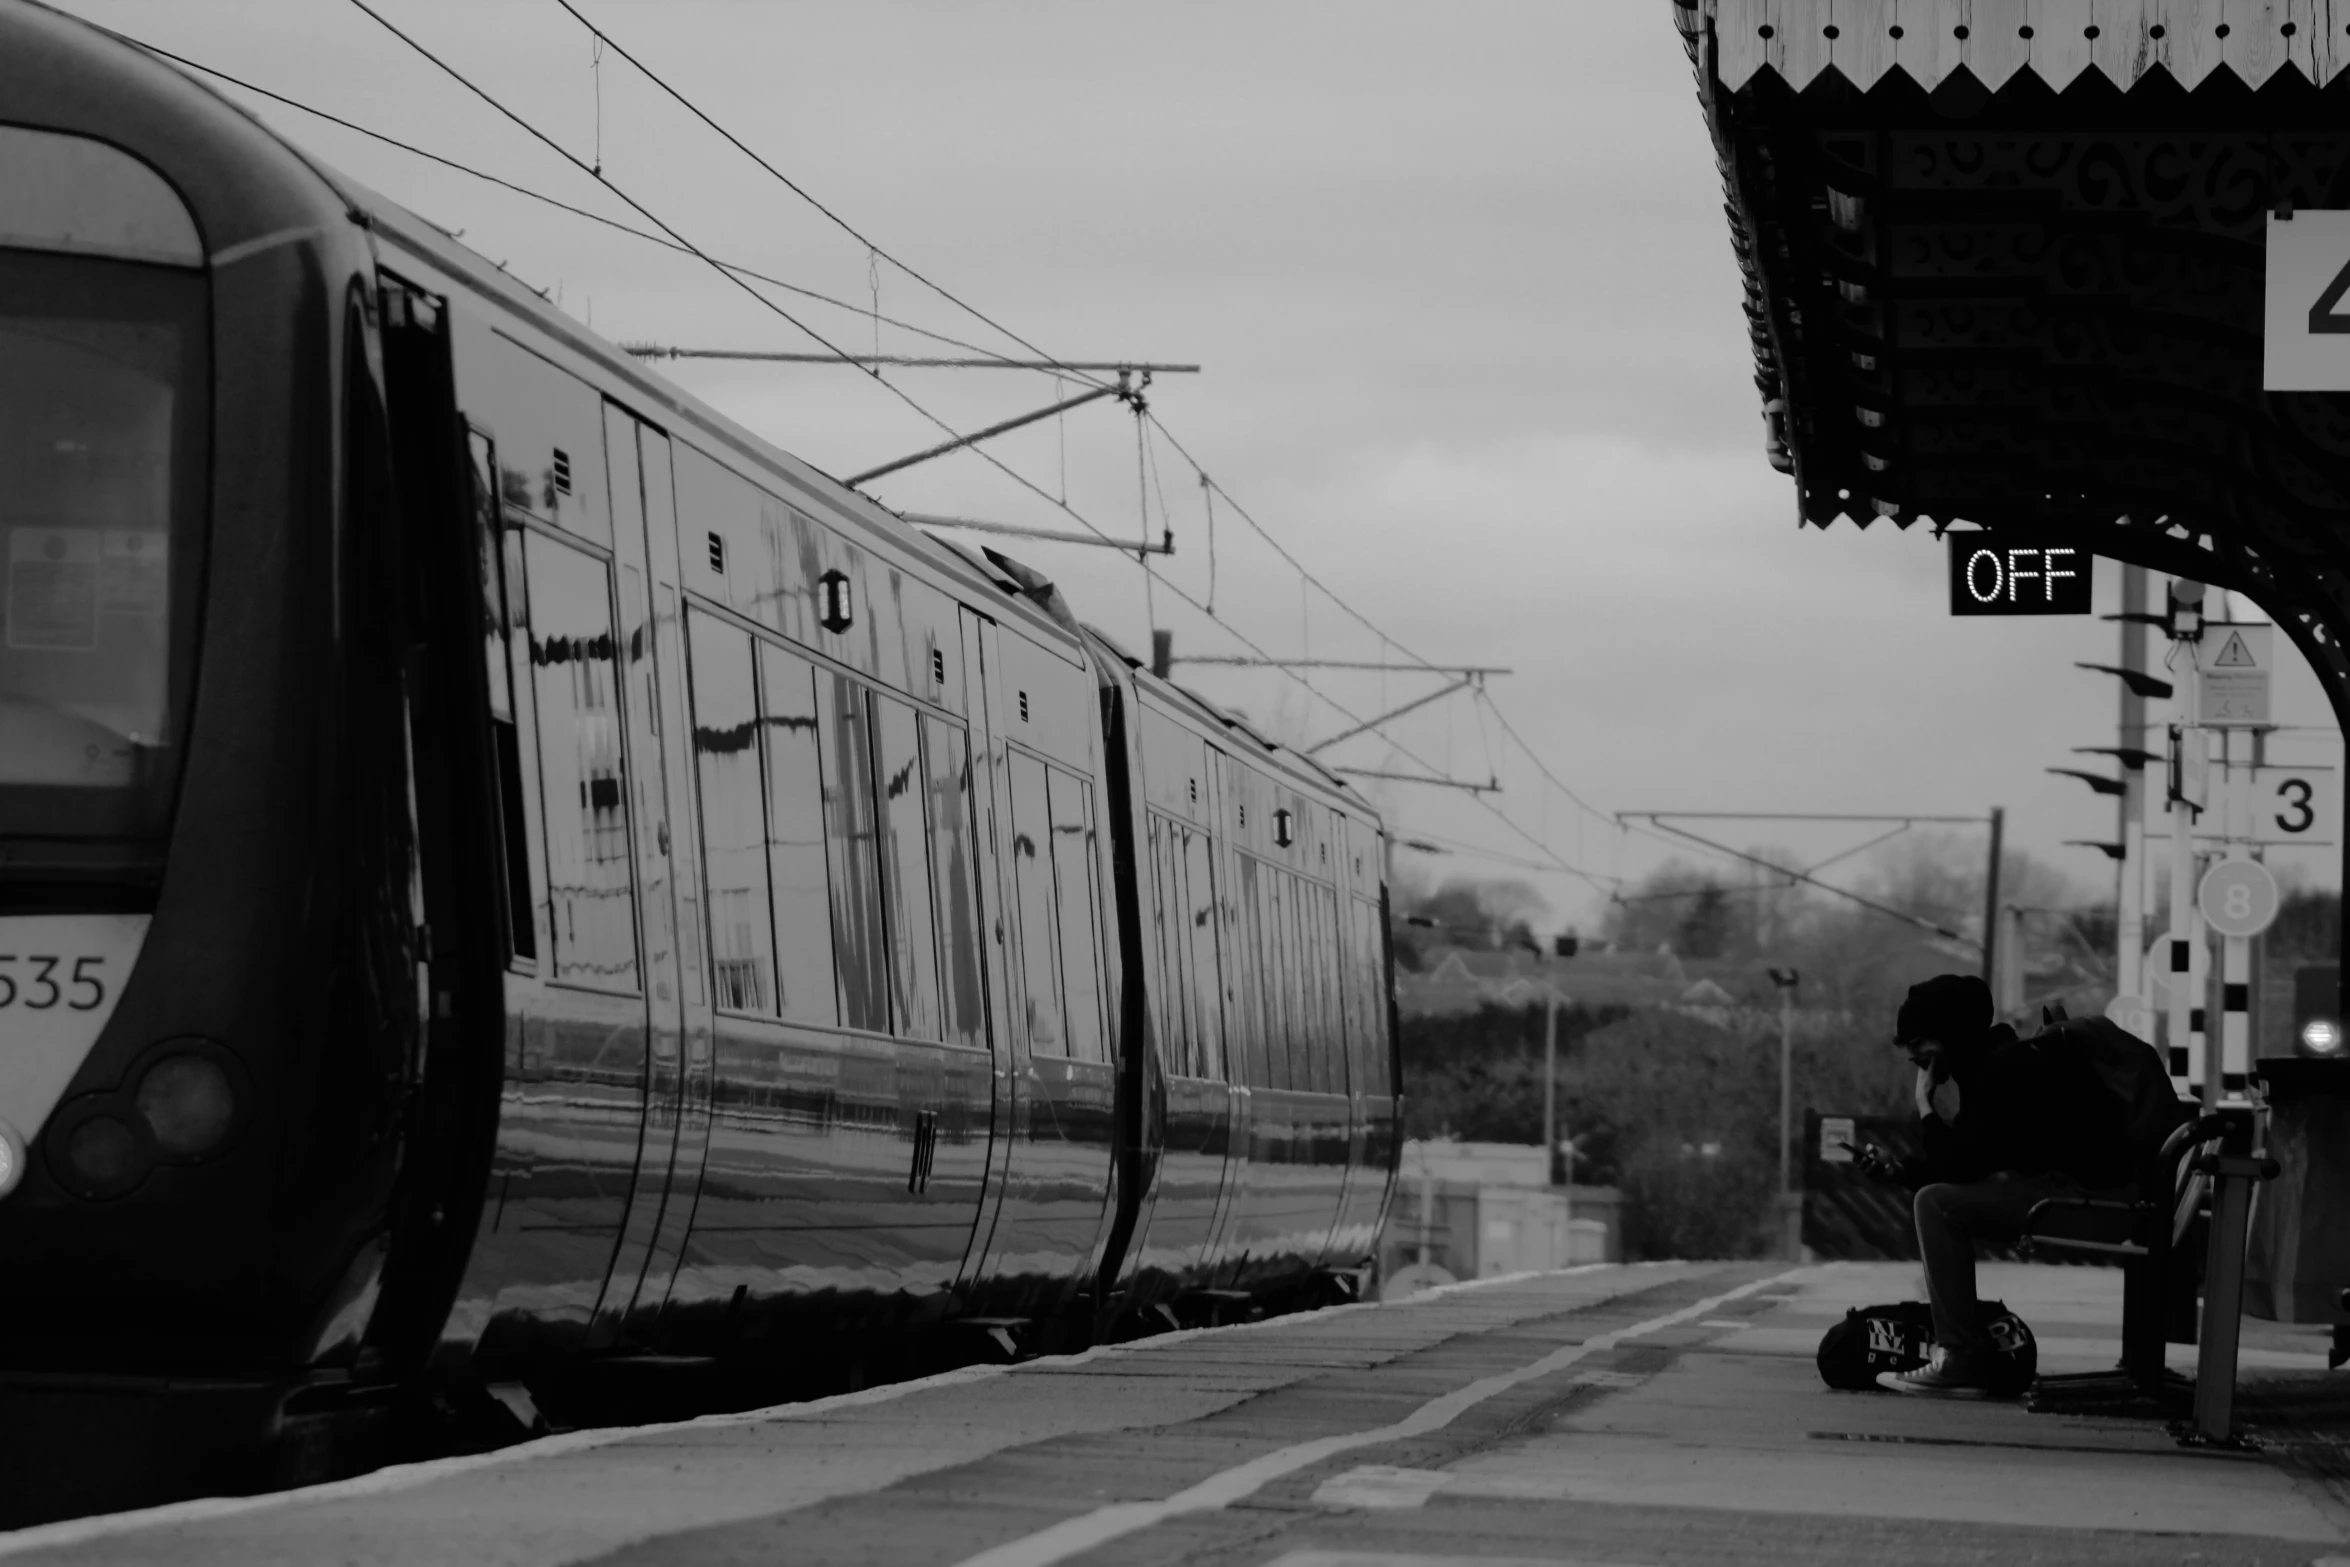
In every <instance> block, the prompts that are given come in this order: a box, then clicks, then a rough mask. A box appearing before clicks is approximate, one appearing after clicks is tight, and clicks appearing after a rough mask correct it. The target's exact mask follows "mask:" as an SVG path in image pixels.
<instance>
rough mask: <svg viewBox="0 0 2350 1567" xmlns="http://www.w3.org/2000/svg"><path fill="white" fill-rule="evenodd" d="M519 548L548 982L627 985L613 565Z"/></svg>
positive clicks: (560, 547)
mask: <svg viewBox="0 0 2350 1567" xmlns="http://www.w3.org/2000/svg"><path fill="white" fill-rule="evenodd" d="M525 548H526V551H527V556H528V559H529V563H530V564H529V577H530V627H529V630H530V666H531V677H532V680H531V695H532V697H533V699H534V701H535V703H536V705H537V709H538V728H539V788H540V796H541V798H540V808H541V810H542V811H543V812H544V814H545V826H546V836H547V914H548V920H549V924H550V927H551V930H552V933H553V939H554V949H555V950H554V977H555V978H557V979H559V980H563V981H565V982H567V983H569V984H574V985H588V986H595V987H600V988H604V989H618V990H634V989H635V988H636V985H637V955H636V878H635V875H634V873H633V871H632V869H631V867H630V863H629V844H628V789H627V787H626V776H625V774H626V769H625V764H624V760H623V756H622V747H621V737H620V684H619V679H618V676H617V674H616V672H615V671H614V669H613V660H612V654H613V647H612V578H611V572H610V569H609V568H608V567H606V566H605V564H604V563H603V562H602V561H601V560H598V559H596V558H595V557H594V556H591V555H588V554H585V553H583V552H582V551H580V550H577V549H574V548H572V547H571V546H569V545H567V544H563V543H559V542H557V541H556V540H554V539H552V538H549V537H547V536H546V535H545V534H541V533H533V534H531V535H529V537H528V539H527V540H526V544H525Z"/></svg>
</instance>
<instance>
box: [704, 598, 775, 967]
mask: <svg viewBox="0 0 2350 1567" xmlns="http://www.w3.org/2000/svg"><path fill="white" fill-rule="evenodd" d="M686 635H687V637H688V639H689V641H690V643H691V656H692V660H693V696H694V716H693V735H694V764H695V772H696V774H697V776H698V778H699V781H700V784H701V790H702V865H703V869H704V872H705V874H706V876H707V878H708V884H709V897H710V964H711V972H712V977H713V979H714V981H715V982H716V986H717V1004H718V1006H719V1007H720V1008H721V1009H722V1010H725V1011H729V1012H773V1011H774V1010H775V984H774V976H775V931H774V927H773V926H772V925H771V924H769V919H770V917H771V916H770V913H769V908H768V899H767V811H766V802H765V798H764V796H765V792H766V791H765V788H764V783H763V780H762V779H761V777H760V768H759V701H758V695H757V692H756V691H755V690H754V688H753V685H752V678H751V639H750V637H749V636H747V635H745V634H744V633H743V632H740V631H737V630H735V629H734V628H733V627H731V626H727V625H722V624H720V623H719V622H717V621H715V620H712V619H711V618H710V617H709V616H707V615H703V614H699V613H696V614H693V615H689V616H688V617H687V618H686Z"/></svg>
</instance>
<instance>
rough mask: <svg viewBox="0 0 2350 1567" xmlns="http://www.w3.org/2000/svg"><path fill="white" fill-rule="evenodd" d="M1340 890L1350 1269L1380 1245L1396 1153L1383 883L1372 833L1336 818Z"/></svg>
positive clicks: (1344, 1259) (1342, 1219) (1343, 1213)
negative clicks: (1371, 894)
mask: <svg viewBox="0 0 2350 1567" xmlns="http://www.w3.org/2000/svg"><path fill="white" fill-rule="evenodd" d="M1333 830H1334V832H1335V833H1336V835H1337V839H1338V843H1337V849H1338V859H1339V865H1338V870H1339V877H1338V891H1337V909H1338V917H1339V919H1340V921H1341V922H1342V924H1341V928H1340V930H1339V932H1338V937H1339V947H1340V949H1341V950H1340V959H1341V962H1340V973H1341V976H1342V978H1341V982H1340V987H1339V1001H1340V1011H1341V1014H1342V1017H1343V1030H1342V1034H1341V1038H1342V1041H1343V1048H1342V1050H1341V1052H1340V1058H1341V1061H1342V1062H1343V1064H1344V1067H1345V1071H1346V1093H1347V1105H1348V1130H1347V1161H1346V1163H1347V1174H1346V1196H1345V1199H1344V1201H1343V1202H1342V1203H1341V1205H1340V1209H1339V1220H1338V1225H1337V1228H1336V1229H1334V1230H1333V1231H1332V1232H1331V1240H1330V1259H1329V1261H1330V1265H1331V1266H1332V1267H1336V1268H1345V1267H1349V1266H1351V1265H1352V1264H1353V1263H1354V1261H1355V1260H1356V1259H1358V1258H1360V1257H1363V1256H1367V1255H1369V1253H1370V1252H1371V1250H1372V1249H1373V1247H1375V1246H1376V1244H1377V1242H1378V1233H1377V1232H1378V1225H1379V1210H1380V1208H1381V1207H1382V1206H1383V1205H1384V1203H1385V1201H1386V1197H1387V1171H1388V1165H1389V1163H1390V1162H1391V1160H1392V1156H1393V1152H1394V1139H1393V1137H1392V1135H1390V1134H1391V1131H1392V1127H1393V1123H1394V1112H1395V1098H1394V1094H1393V1085H1392V1083H1391V1082H1390V1080H1389V1079H1390V1074H1389V1071H1388V1066H1387V1051H1386V1040H1387V1015H1386V1009H1385V1007H1384V1006H1383V1005H1381V1004H1380V992H1381V985H1380V981H1379V979H1378V974H1379V962H1378V950H1379V949H1378V923H1377V922H1378V915H1379V906H1378V904H1376V903H1375V902H1373V901H1371V900H1370V899H1369V898H1367V897H1365V896H1363V893H1364V890H1365V888H1367V887H1376V886H1377V885H1378V880H1377V878H1378V848H1379V844H1378V838H1377V835H1376V833H1375V831H1374V829H1372V828H1370V827H1369V826H1367V825H1365V824H1363V823H1361V822H1356V821H1350V820H1346V819H1344V818H1339V819H1337V820H1336V823H1335V826H1334V829H1333Z"/></svg>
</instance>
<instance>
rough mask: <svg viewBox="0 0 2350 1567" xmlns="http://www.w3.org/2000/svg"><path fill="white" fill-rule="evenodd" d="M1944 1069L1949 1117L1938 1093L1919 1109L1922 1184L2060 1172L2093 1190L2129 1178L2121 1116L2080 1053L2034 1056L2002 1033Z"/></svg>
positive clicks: (1998, 1029)
mask: <svg viewBox="0 0 2350 1567" xmlns="http://www.w3.org/2000/svg"><path fill="white" fill-rule="evenodd" d="M1944 1067H1945V1072H1944V1076H1945V1077H1947V1078H1949V1079H1950V1080H1952V1081H1953V1082H1955V1083H1956V1085H1957V1090H1958V1091H1957V1096H1956V1097H1957V1101H1958V1104H1957V1113H1956V1115H1955V1116H1950V1115H1947V1114H1945V1113H1944V1112H1945V1109H1946V1108H1947V1106H1948V1103H1949V1099H1950V1095H1949V1094H1948V1092H1947V1090H1945V1091H1943V1092H1942V1093H1940V1094H1939V1095H1937V1096H1936V1107H1935V1108H1925V1107H1921V1108H1922V1109H1924V1113H1923V1115H1922V1117H1921V1119H1922V1122H1923V1126H1924V1134H1925V1136H1924V1142H1925V1150H1926V1156H1925V1170H1924V1172H1923V1173H1924V1175H1925V1178H1926V1179H1927V1180H1930V1181H1979V1180H1982V1179H1984V1178H1985V1177H1986V1176H1991V1175H1996V1174H1999V1173H2000V1172H2002V1171H2007V1172H2012V1173H2015V1174H2019V1175H2047V1174H2052V1173H2058V1172H2061V1173H2063V1174H2066V1175H2070V1176H2071V1177H2072V1178H2073V1179H2074V1180H2076V1181H2079V1182H2080V1183H2081V1184H2082V1185H2083V1186H2085V1187H2089V1188H2092V1189H2094V1188H2097V1187H2110V1186H2120V1185H2124V1184H2126V1183H2128V1182H2130V1181H2131V1180H2133V1179H2134V1178H2135V1177H2136V1174H2137V1172H2136V1169H2135V1168H2134V1160H2133V1157H2132V1154H2131V1150H2130V1143H2129V1134H2128V1125H2127V1118H2126V1113H2125V1107H2124V1106H2123V1104H2122V1102H2121V1100H2120V1099H2119V1098H2118V1097H2116V1096H2115V1094H2114V1092H2113V1091H2112V1089H2110V1088H2109V1087H2107V1086H2106V1084H2105V1081H2104V1079H2103V1078H2102V1077H2100V1076H2099V1075H2098V1072H2097V1068H2096V1066H2095V1064H2094V1063H2093V1062H2091V1061H2090V1060H2089V1059H2088V1057H2087V1056H2086V1055H2085V1054H2084V1053H2082V1052H2080V1051H2077V1050H2062V1049H2055V1048H2048V1049H2042V1048H2038V1047H2036V1046H2035V1045H2034V1044H2033V1043H2032V1042H2031V1041H2028V1040H2021V1039H2018V1038H2016V1035H2015V1030H2013V1029H2011V1028H2009V1027H2007V1025H2005V1024H2004V1023H2003V1024H1999V1025H1997V1026H1995V1027H1994V1028H1992V1030H1991V1031H1990V1032H1989V1033H1988V1034H1987V1035H1985V1036H1984V1038H1983V1040H1982V1041H1981V1042H1980V1043H1978V1044H1976V1045H1974V1046H1973V1047H1971V1048H1968V1049H1963V1050H1958V1051H1954V1052H1951V1053H1950V1054H1949V1055H1947V1056H1946V1057H1945V1059H1944Z"/></svg>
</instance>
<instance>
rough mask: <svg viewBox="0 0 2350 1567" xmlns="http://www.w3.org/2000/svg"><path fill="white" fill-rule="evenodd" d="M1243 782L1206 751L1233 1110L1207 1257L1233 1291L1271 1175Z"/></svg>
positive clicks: (1213, 910)
mask: <svg viewBox="0 0 2350 1567" xmlns="http://www.w3.org/2000/svg"><path fill="white" fill-rule="evenodd" d="M1243 777H1244V773H1243V771H1242V769H1241V768H1240V766H1239V765H1238V764H1237V763H1235V762H1234V761H1233V760H1232V758H1231V757H1229V756H1227V755H1226V754H1224V753H1223V752H1222V751H1219V750H1216V749H1215V748H1214V747H1212V746H1211V747H1210V748H1209V750H1208V778H1209V781H1210V787H1211V790H1212V800H1211V803H1210V811H1211V814H1210V816H1209V820H1210V821H1212V822H1213V823H1215V825H1216V832H1215V834H1214V837H1213V838H1212V840H1211V841H1210V843H1209V845H1208V848H1207V858H1208V861H1209V864H1210V867H1211V869H1210V878H1211V882H1212V885H1211V887H1210V889H1209V898H1208V909H1209V921H1210V923H1211V924H1212V925H1213V927H1214V928H1215V932H1216V948H1217V958H1218V977H1219V979H1220V980H1221V982H1222V983H1221V987H1220V988H1221V990H1222V996H1221V998H1220V1000H1221V1006H1222V1011H1223V1015H1224V1060H1225V1075H1226V1077H1227V1078H1228V1080H1229V1081H1230V1083H1231V1104H1232V1119H1231V1122H1230V1127H1231V1130H1230V1133H1229V1136H1230V1139H1231V1151H1230V1154H1229V1155H1228V1157H1227V1158H1226V1160H1225V1165H1224V1189H1223V1193H1222V1195H1221V1197H1220V1198H1219V1199H1218V1203H1217V1218H1216V1239H1215V1243H1214V1246H1213V1249H1212V1251H1211V1255H1212V1256H1213V1257H1214V1258H1215V1263H1214V1270H1215V1271H1214V1277H1215V1278H1216V1280H1217V1281H1218V1282H1219V1283H1221V1284H1226V1285H1235V1286H1236V1285H1238V1284H1239V1283H1240V1282H1241V1281H1242V1279H1243V1277H1244V1276H1245V1275H1246V1274H1247V1272H1248V1271H1249V1263H1250V1259H1251V1257H1252V1255H1254V1254H1256V1253H1257V1252H1259V1251H1261V1249H1262V1246H1261V1236H1260V1232H1261V1226H1260V1225H1259V1223H1258V1222H1257V1218H1256V1213H1255V1210H1256V1208H1257V1207H1258V1205H1259V1195H1260V1194H1259V1188H1260V1187H1261V1186H1262V1185H1263V1184H1264V1183H1265V1182H1266V1181H1268V1180H1270V1179H1272V1178H1274V1174H1275V1172H1271V1171H1270V1170H1269V1167H1268V1160H1269V1157H1270V1155H1271V1154H1272V1152H1273V1151H1274V1149H1273V1148H1272V1146H1270V1145H1268V1144H1266V1142H1265V1136H1264V1130H1263V1128H1262V1126H1261V1124H1260V1123H1261V1122H1262V1121H1263V1120H1264V1118H1265V1117H1266V1116H1267V1115H1268V1114H1270V1113H1271V1110H1272V1108H1273V1106H1272V1100H1271V1098H1270V1096H1269V1092H1268V1090H1267V1088H1266V1076H1265V1047H1266V1031H1265V1019H1264V1014H1263V1012H1262V1010H1261V1008H1260V1002H1259V998H1258V972H1257V971H1258V964H1259V963H1260V962H1261V961H1262V957H1263V954H1262V953H1261V952H1260V951H1259V950H1258V948H1257V947H1256V945H1255V943H1254V942H1253V941H1252V940H1251V939H1250V934H1249V933H1250V928H1251V924H1252V921H1251V917H1250V912H1249V909H1248V907H1247V903H1246V899H1245V896H1244V892H1243V888H1242V885H1241V876H1240V870H1241V866H1242V864H1243V862H1244V859H1245V856H1243V855H1242V854H1241V853H1240V852H1239V847H1238V844H1239V833H1238V831H1237V828H1238V825H1239V824H1240V823H1241V822H1242V821H1244V820H1245V816H1246V804H1245V801H1244V800H1243V799H1242V795H1241V780H1242V778H1243Z"/></svg>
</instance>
